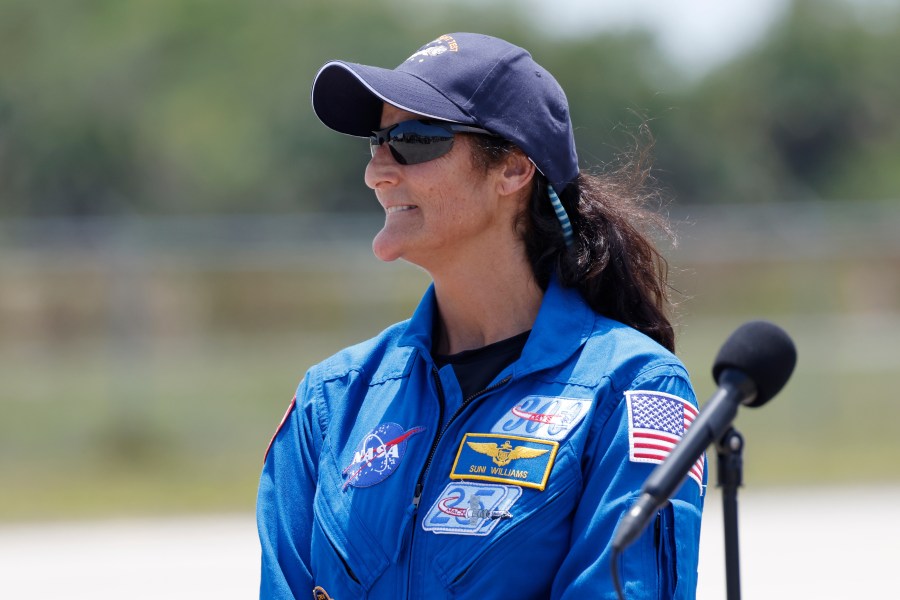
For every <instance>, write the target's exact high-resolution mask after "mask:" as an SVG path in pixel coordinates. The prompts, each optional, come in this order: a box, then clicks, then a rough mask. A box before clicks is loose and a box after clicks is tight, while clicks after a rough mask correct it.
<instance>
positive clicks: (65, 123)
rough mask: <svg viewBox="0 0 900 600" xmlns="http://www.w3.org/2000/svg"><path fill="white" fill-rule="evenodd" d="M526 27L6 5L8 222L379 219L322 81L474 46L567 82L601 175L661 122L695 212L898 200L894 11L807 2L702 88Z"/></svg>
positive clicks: (670, 167) (363, 12)
mask: <svg viewBox="0 0 900 600" xmlns="http://www.w3.org/2000/svg"><path fill="white" fill-rule="evenodd" d="M416 2H421V0H412V3H413V4H415V3H416ZM486 4H487V3H486ZM423 6H424V5H423ZM522 13H523V11H521V10H515V7H514V5H513V4H511V3H502V2H501V3H496V4H494V3H490V6H489V7H481V6H475V4H474V3H473V4H463V5H455V6H453V7H452V9H451V8H443V9H438V8H435V7H434V6H433V5H432V3H428V10H427V11H426V10H411V9H410V2H406V3H400V2H397V1H394V0H388V1H386V2H380V3H376V2H372V1H371V0H335V1H334V2H315V1H300V0H267V1H266V2H259V1H258V0H88V1H84V2H78V3H74V2H71V3H69V2H52V3H49V2H34V1H32V0H3V1H2V2H0V216H5V217H22V216H44V215H65V216H79V215H110V214H111V215H117V214H198V213H200V214H206V213H244V212H252V213H281V212H297V211H360V210H367V209H371V208H373V203H372V200H371V195H370V193H369V192H368V190H366V189H365V187H364V185H363V182H362V172H363V168H364V165H365V162H366V160H367V159H368V149H367V147H366V144H365V143H363V142H362V141H360V140H356V139H352V138H346V137H344V136H338V135H335V134H333V133H332V132H330V131H329V130H327V129H325V128H324V127H323V126H322V125H321V124H320V123H319V122H318V121H317V120H316V119H315V116H314V115H313V113H312V110H311V108H310V102H309V89H310V84H311V82H312V79H313V77H314V75H315V73H316V70H317V69H318V67H319V66H321V64H323V63H324V62H325V61H326V60H328V59H332V58H341V59H346V60H351V61H359V62H365V63H367V64H378V65H383V66H394V65H396V64H398V63H399V62H401V61H402V60H403V59H404V58H405V57H406V56H407V55H408V54H410V53H411V52H412V51H413V50H414V49H415V48H417V47H418V46H419V45H421V44H423V43H425V42H427V41H429V40H431V39H433V38H435V37H437V36H438V35H440V34H441V33H446V32H450V31H471V30H477V31H480V32H483V33H489V34H493V35H497V36H500V37H504V38H506V39H509V40H510V41H512V42H514V43H517V44H519V45H521V46H523V47H525V48H527V49H529V50H530V51H531V52H532V54H533V55H534V56H535V58H536V59H537V60H538V62H540V63H542V64H543V65H544V66H546V67H547V68H548V69H549V70H550V71H551V72H552V73H554V75H556V77H557V79H559V81H560V82H561V84H562V85H563V87H564V88H565V90H566V93H567V96H568V98H569V101H570V104H571V109H572V116H573V121H574V123H575V126H576V139H577V141H578V145H579V153H580V157H581V160H582V163H583V167H585V168H591V169H594V170H597V169H602V168H604V167H606V166H614V165H615V162H616V160H617V157H619V156H621V155H622V153H627V152H628V150H629V148H630V147H631V146H632V145H633V144H634V143H635V139H638V140H639V141H640V143H646V140H641V138H640V135H639V133H638V132H639V131H640V130H641V126H642V125H645V124H646V125H649V129H650V131H652V133H653V137H654V140H655V143H654V147H653V152H654V156H655V162H654V173H655V175H656V178H657V180H658V181H659V183H660V184H661V185H662V186H664V187H665V188H666V190H667V192H668V193H669V195H671V196H672V197H673V198H674V199H675V200H676V201H678V202H684V203H728V202H737V203H754V202H771V201H798V200H799V201H802V200H807V199H826V200H827V199H837V200H857V199H893V198H896V197H897V196H898V195H900V169H898V168H896V165H898V164H900V111H898V110H897V107H898V106H900V78H898V77H897V75H896V73H897V67H896V65H898V64H900V10H898V9H897V8H896V7H892V6H888V5H887V4H883V3H873V4H872V5H871V6H870V7H869V8H868V9H867V10H861V9H860V8H859V6H858V4H856V3H851V2H849V0H794V1H793V2H792V3H791V6H790V8H789V10H787V11H786V12H785V15H784V17H783V18H782V19H781V21H780V22H778V23H777V24H776V25H775V26H774V27H773V28H772V30H771V31H770V32H769V33H768V35H767V36H766V37H765V39H763V40H762V42H761V43H760V44H758V45H757V46H755V47H754V48H752V49H751V50H749V51H747V52H745V53H744V54H742V55H740V56H738V57H736V58H734V59H732V60H730V61H728V62H727V63H726V64H723V65H721V66H720V67H718V68H716V69H715V70H714V71H712V72H711V73H709V74H707V75H705V76H704V77H702V78H700V79H696V78H694V77H691V76H690V75H689V74H688V73H685V72H683V71H681V70H680V69H679V68H678V67H677V66H676V65H674V64H672V63H671V62H670V61H669V60H668V59H667V57H666V56H665V55H664V54H663V53H662V52H661V51H660V50H659V49H658V48H657V47H656V45H655V44H654V40H653V38H652V37H651V36H650V35H649V34H648V33H646V32H640V31H632V32H627V33H610V32H602V33H594V34H590V35H587V34H584V35H579V36H577V37H569V38H562V37H559V36H558V35H556V36H553V37H549V36H548V35H546V34H545V33H543V32H542V31H541V28H540V24H539V23H534V22H531V21H529V20H528V16H527V15H526V14H522Z"/></svg>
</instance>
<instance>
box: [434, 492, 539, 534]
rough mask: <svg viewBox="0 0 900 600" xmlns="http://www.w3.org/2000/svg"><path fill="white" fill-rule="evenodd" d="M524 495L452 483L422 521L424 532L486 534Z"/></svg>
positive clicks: (507, 516)
mask: <svg viewBox="0 0 900 600" xmlns="http://www.w3.org/2000/svg"><path fill="white" fill-rule="evenodd" d="M521 495H522V488H520V487H516V486H512V485H494V484H490V483H468V482H459V483H451V484H449V485H448V486H447V487H445V488H444V491H443V492H441V495H440V496H438V499H437V501H436V502H435V503H434V504H433V505H432V507H431V508H430V509H429V510H428V513H427V514H426V515H425V518H424V519H423V520H422V529H424V530H425V531H431V532H432V533H451V534H456V535H487V534H489V533H490V532H491V531H493V530H494V528H495V527H496V526H497V524H498V523H499V522H500V521H501V520H503V519H510V518H512V513H511V512H510V509H511V508H512V506H513V504H515V503H516V500H518V499H519V497H520V496H521Z"/></svg>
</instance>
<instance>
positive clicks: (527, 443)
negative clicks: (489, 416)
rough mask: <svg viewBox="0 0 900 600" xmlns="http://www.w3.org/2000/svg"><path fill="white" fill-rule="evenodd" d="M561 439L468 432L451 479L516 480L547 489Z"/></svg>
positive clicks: (524, 485)
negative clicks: (546, 439) (552, 439)
mask: <svg viewBox="0 0 900 600" xmlns="http://www.w3.org/2000/svg"><path fill="white" fill-rule="evenodd" d="M558 449H559V442H554V441H544V440H536V439H532V438H526V437H521V436H516V435H498V434H494V433H467V434H466V435H465V436H463V439H462V442H460V444H459V451H457V453H456V460H455V461H454V462H453V469H451V471H450V479H475V480H479V481H495V482H498V483H512V484H515V485H520V486H522V487H528V488H535V489H538V490H543V489H544V488H545V487H546V486H547V479H548V478H549V477H550V469H551V468H552V467H553V461H554V459H555V458H556V451H557V450H558Z"/></svg>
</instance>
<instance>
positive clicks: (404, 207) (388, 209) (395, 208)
mask: <svg viewBox="0 0 900 600" xmlns="http://www.w3.org/2000/svg"><path fill="white" fill-rule="evenodd" d="M414 208H418V207H417V206H416V205H414V204H402V205H400V206H388V207H386V208H385V209H384V212H386V213H387V214H389V215H391V214H394V213H398V212H403V211H406V210H412V209H414Z"/></svg>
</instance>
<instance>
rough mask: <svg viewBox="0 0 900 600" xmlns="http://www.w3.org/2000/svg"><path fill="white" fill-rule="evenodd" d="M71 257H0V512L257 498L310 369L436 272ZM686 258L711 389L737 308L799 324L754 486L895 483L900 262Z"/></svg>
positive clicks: (699, 384) (157, 509)
mask: <svg viewBox="0 0 900 600" xmlns="http://www.w3.org/2000/svg"><path fill="white" fill-rule="evenodd" d="M68 260H70V262H69V263H67V264H66V265H64V267H61V268H60V269H59V270H58V271H54V270H53V269H55V268H56V267H55V265H56V264H57V263H56V262H54V261H48V262H47V263H46V264H45V265H44V266H43V267H42V268H41V269H38V270H33V269H31V268H30V267H29V264H30V263H27V262H26V261H19V262H16V263H14V264H13V263H9V262H7V263H0V292H2V293H0V382H2V387H0V482H2V485H0V521H14V520H37V519H55V518H79V517H94V516H100V515H103V516H109V515H146V514H166V513H182V512H204V511H223V510H235V509H239V510H249V509H251V508H252V507H253V504H254V501H255V490H256V482H257V476H258V473H259V469H260V466H261V461H262V457H263V452H264V450H265V448H266V445H267V443H268V441H269V438H270V437H271V435H272V433H273V431H274V428H275V427H276V425H277V423H278V422H279V420H280V418H281V416H282V414H283V412H284V410H285V408H286V407H287V405H288V403H289V402H290V399H291V396H292V394H293V390H294V387H295V386H296V384H297V382H298V381H299V380H300V378H301V377H302V376H303V373H304V371H305V370H306V368H307V367H308V366H309V365H310V364H312V363H314V362H316V361H318V360H320V359H321V358H323V357H325V356H327V355H329V354H331V353H332V352H334V351H336V350H337V349H339V348H341V347H343V346H345V345H347V344H349V343H351V342H354V341H358V340H361V339H364V338H366V337H369V336H371V335H374V334H375V333H377V332H378V331H379V330H380V329H382V328H383V327H384V326H386V325H388V324H390V323H392V322H394V321H396V320H399V319H401V318H403V317H404V316H406V315H408V314H409V313H410V312H411V310H412V309H413V308H414V307H415V304H416V303H417V302H418V299H419V296H420V294H421V292H422V290H424V287H425V285H426V284H427V278H425V276H424V275H423V274H422V273H420V272H418V271H416V270H414V269H411V268H404V267H402V266H399V265H389V266H384V265H378V264H377V263H375V262H374V261H372V260H367V261H364V262H362V263H360V264H361V265H362V266H355V267H354V266H352V261H351V262H350V264H351V266H350V267H349V268H348V270H345V271H339V270H335V269H334V268H333V266H331V265H324V266H323V265H322V264H319V263H320V261H319V260H318V259H317V260H315V261H307V262H306V263H303V264H300V263H296V262H294V263H285V264H282V265H280V266H278V267H277V268H271V269H264V268H261V267H259V266H253V265H250V266H249V267H245V268H239V269H224V270H223V269H205V270H204V269H202V268H196V267H194V268H192V269H185V268H181V267H177V266H172V265H168V264H162V266H160V265H156V266H154V265H152V264H151V265H150V267H147V266H146V265H144V266H143V267H142V270H141V269H138V270H137V271H133V270H127V269H126V270H124V271H123V270H122V269H121V268H119V270H118V271H113V272H112V273H110V272H108V271H104V270H103V269H102V268H99V267H96V266H94V263H93V262H91V261H77V260H75V259H72V258H71V257H69V258H68ZM341 261H343V259H341ZM263 263H265V261H263ZM4 264H5V265H6V267H5V268H4ZM11 264H12V265H13V267H15V268H11V267H10V265H11ZM680 264H681V265H684V261H681V263H680ZM23 265H24V267H23ZM47 265H50V266H47ZM139 266H140V265H139ZM688 267H689V268H686V269H684V270H682V271H679V272H677V273H676V274H675V284H676V286H677V287H678V288H679V289H680V290H682V291H683V292H685V297H686V298H687V299H686V301H685V303H684V305H683V307H682V314H683V315H684V317H683V318H682V320H681V322H680V325H679V332H680V335H679V354H680V355H681V356H682V358H683V360H684V361H685V363H686V364H687V366H688V368H689V370H690V371H691V373H692V376H693V378H694V383H695V386H696V388H697V392H698V397H700V398H701V400H705V399H706V398H708V397H709V395H710V394H711V393H712V391H713V382H712V378H711V375H710V374H709V372H710V366H711V364H712V361H713V358H714V356H715V354H716V352H717V350H718V348H719V346H720V345H721V344H722V342H723V341H724V340H725V338H726V337H727V336H728V334H730V333H731V331H733V330H734V329H735V328H736V327H737V326H738V325H740V324H741V323H742V322H743V321H745V320H747V319H749V318H756V317H765V318H769V319H771V320H774V321H775V322H777V323H779V324H780V325H782V326H783V327H785V328H786V329H787V330H788V331H789V332H790V333H791V335H792V336H793V337H794V339H795V341H796V342H797V346H798V350H799V357H800V358H799V363H798V367H797V371H796V372H795V375H794V377H793V378H792V380H791V381H790V382H789V384H788V386H787V388H786V389H785V390H784V391H783V392H782V393H781V394H780V395H779V396H777V397H776V398H775V399H774V400H773V401H772V402H771V403H770V404H768V405H766V406H765V407H761V408H758V409H743V410H742V411H741V412H740V414H739V416H738V420H737V426H738V428H739V429H740V430H741V431H742V432H743V433H744V435H745V437H746V439H747V451H746V454H745V462H746V474H745V475H746V476H745V481H746V483H747V485H748V486H751V485H752V486H754V487H757V486H768V485H781V484H788V483H791V484H793V483H828V484H843V483H851V482H852V483H859V482H894V483H896V482H900V464H898V462H897V461H896V457H897V456H900V436H897V435H896V434H895V429H896V423H898V422H900V403H897V402H896V401H895V400H894V398H893V389H894V386H895V381H896V380H897V379H898V376H900V302H898V298H900V292H898V289H900V280H898V271H900V270H898V269H897V268H896V267H897V265H896V264H893V263H891V262H890V261H881V262H879V261H878V260H872V259H866V260H858V261H856V262H853V261H849V262H848V261H843V262H841V261H838V262H834V261H832V262H828V261H825V262H823V261H805V262H803V261H795V262H788V261H779V262H774V263H773V262H759V263H741V264H720V263H716V262H714V261H713V262H709V263H702V262H701V263H698V264H695V265H693V266H691V265H688ZM711 466H712V467H714V460H713V461H712V464H711ZM711 471H712V472H711V477H710V482H711V484H714V482H715V476H714V470H711Z"/></svg>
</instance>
